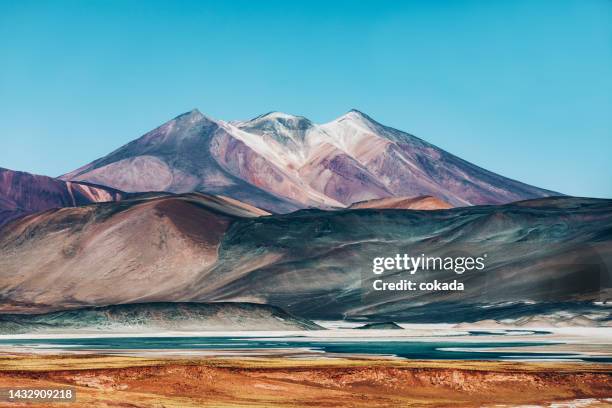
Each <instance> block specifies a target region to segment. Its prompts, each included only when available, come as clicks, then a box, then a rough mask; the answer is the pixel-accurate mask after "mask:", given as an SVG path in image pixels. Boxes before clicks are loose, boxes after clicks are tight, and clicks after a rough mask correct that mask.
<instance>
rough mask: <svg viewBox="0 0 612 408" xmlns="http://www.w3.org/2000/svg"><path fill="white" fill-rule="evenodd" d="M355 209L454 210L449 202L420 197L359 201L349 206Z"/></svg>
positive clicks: (430, 197)
mask: <svg viewBox="0 0 612 408" xmlns="http://www.w3.org/2000/svg"><path fill="white" fill-rule="evenodd" d="M349 208H353V209H364V208H378V209H397V210H399V209H404V210H447V209H449V208H453V206H452V205H450V204H449V203H447V202H444V201H442V200H440V199H439V198H436V197H432V196H420V197H388V198H377V199H374V200H367V201H359V202H356V203H353V204H351V205H350V206H349Z"/></svg>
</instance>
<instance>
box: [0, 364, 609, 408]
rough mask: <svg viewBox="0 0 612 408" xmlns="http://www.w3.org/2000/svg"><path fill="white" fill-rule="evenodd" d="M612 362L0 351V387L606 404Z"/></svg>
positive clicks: (321, 399) (188, 399)
mask: <svg viewBox="0 0 612 408" xmlns="http://www.w3.org/2000/svg"><path fill="white" fill-rule="evenodd" d="M611 368H612V367H610V366H607V365H597V364H576V363H507V362H478V361H469V362H465V361H401V360H380V359H378V360H375V359H288V358H251V359H240V360H235V359H210V358H209V359H207V358H194V359H153V358H142V357H127V356H126V357H123V356H101V355H78V356H75V355H62V356H59V355H53V356H48V355H47V356H43V355H3V356H0V387H13V386H17V387H37V388H54V387H55V388H57V387H66V386H70V387H74V389H75V390H76V393H77V402H76V403H72V404H69V403H50V404H17V403H8V402H4V403H1V402H0V406H6V407H19V406H27V407H32V406H37V407H38V406H49V407H56V408H58V407H69V406H70V407H73V406H78V407H90V408H91V407H181V408H183V407H315V406H316V407H467V406H500V405H498V404H501V406H516V405H522V404H530V405H541V404H543V403H545V402H551V401H566V400H573V399H578V398H594V399H595V402H594V405H591V406H611V405H612V402H611V401H612V400H610V401H608V402H606V400H605V398H612V370H611Z"/></svg>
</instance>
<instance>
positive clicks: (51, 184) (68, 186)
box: [0, 168, 125, 225]
mask: <svg viewBox="0 0 612 408" xmlns="http://www.w3.org/2000/svg"><path fill="white" fill-rule="evenodd" d="M123 196H125V194H124V193H123V192H121V191H119V190H116V189H114V188H110V187H104V186H98V185H94V184H90V183H86V182H71V181H62V180H58V179H55V178H52V177H47V176H39V175H36V174H30V173H25V172H21V171H12V170H8V169H3V168H0V225H2V224H5V223H7V222H9V221H10V220H12V219H15V218H19V217H21V216H23V215H26V214H31V213H34V212H37V211H44V210H48V209H50V208H60V207H75V206H79V205H84V204H90V203H99V202H106V201H117V200H119V199H121V198H122V197H123Z"/></svg>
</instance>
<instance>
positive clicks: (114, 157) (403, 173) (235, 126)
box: [61, 110, 559, 213]
mask: <svg viewBox="0 0 612 408" xmlns="http://www.w3.org/2000/svg"><path fill="white" fill-rule="evenodd" d="M61 178H62V179H63V180H70V181H87V182H91V183H96V184H101V185H107V186H111V187H113V188H117V189H120V190H123V191H127V192H142V191H151V190H154V191H167V192H173V193H185V192H193V191H200V192H207V193H211V194H221V195H225V196H228V197H232V198H234V199H237V200H240V201H242V202H246V203H249V204H252V205H255V206H257V207H259V208H264V209H267V210H270V211H273V212H276V213H287V212H291V211H294V210H296V209H300V208H324V209H325V208H334V207H340V208H342V207H346V206H349V205H351V204H352V203H355V202H358V201H366V200H372V199H379V198H386V197H415V196H422V195H431V196H435V197H438V198H439V199H441V200H443V201H445V202H448V203H449V204H451V205H453V206H467V205H479V204H501V203H508V202H512V201H518V200H524V199H530V198H538V197H545V196H550V195H559V194H558V193H553V192H551V191H548V190H543V189H540V188H536V187H533V186H529V185H526V184H523V183H520V182H518V181H514V180H511V179H508V178H506V177H502V176H499V175H497V174H495V173H492V172H490V171H487V170H484V169H482V168H480V167H478V166H475V165H473V164H471V163H468V162H466V161H465V160H462V159H460V158H458V157H456V156H454V155H452V154H450V153H447V152H446V151H444V150H442V149H440V148H438V147H436V146H434V145H432V144H430V143H427V142H425V141H423V140H421V139H419V138H417V137H415V136H413V135H410V134H408V133H405V132H402V131H399V130H396V129H393V128H390V127H387V126H384V125H382V124H380V123H378V122H376V121H375V120H374V119H372V118H370V117H369V116H367V115H365V114H363V113H361V112H359V111H356V110H352V111H350V112H348V113H347V114H345V115H343V116H341V117H339V118H338V119H336V120H333V121H331V122H329V123H326V124H323V125H319V124H315V123H313V122H311V121H310V120H308V119H306V118H304V117H301V116H293V115H288V114H284V113H280V112H271V113H268V114H265V115H261V116H258V117H256V118H254V119H252V120H248V121H233V122H225V121H221V120H215V119H212V118H209V117H207V116H204V115H203V114H201V113H200V112H199V111H197V110H193V111H191V112H188V113H185V114H183V115H180V116H178V117H176V118H174V119H172V120H171V121H169V122H167V123H165V124H164V125H162V126H160V127H158V128H156V129H154V130H152V131H151V132H149V133H147V134H145V135H144V136H142V137H140V138H139V139H136V140H134V141H132V142H130V143H128V144H126V145H125V146H122V147H120V148H119V149H117V150H115V151H114V152H112V153H110V154H108V155H106V156H104V157H102V158H100V159H98V160H95V161H93V162H92V163H89V164H87V165H85V166H83V167H81V168H79V169H76V170H74V171H72V172H70V173H68V174H65V175H63V176H62V177H61Z"/></svg>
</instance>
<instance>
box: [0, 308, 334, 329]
mask: <svg viewBox="0 0 612 408" xmlns="http://www.w3.org/2000/svg"><path fill="white" fill-rule="evenodd" d="M317 329H322V327H320V326H318V325H317V324H315V323H313V322H310V321H308V320H306V319H302V318H299V317H296V316H293V315H291V314H289V313H287V312H285V311H283V310H281V309H279V308H277V307H273V306H269V305H259V304H253V303H224V302H219V303H137V304H130V305H113V306H106V307H88V308H83V309H74V310H68V311H62V312H52V313H43V314H33V315H32V314H2V315H0V334H19V333H37V334H42V333H47V334H49V333H62V332H63V333H65V332H70V333H74V332H75V331H82V332H112V333H129V332H138V333H143V332H153V333H159V332H160V331H232V330H317Z"/></svg>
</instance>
